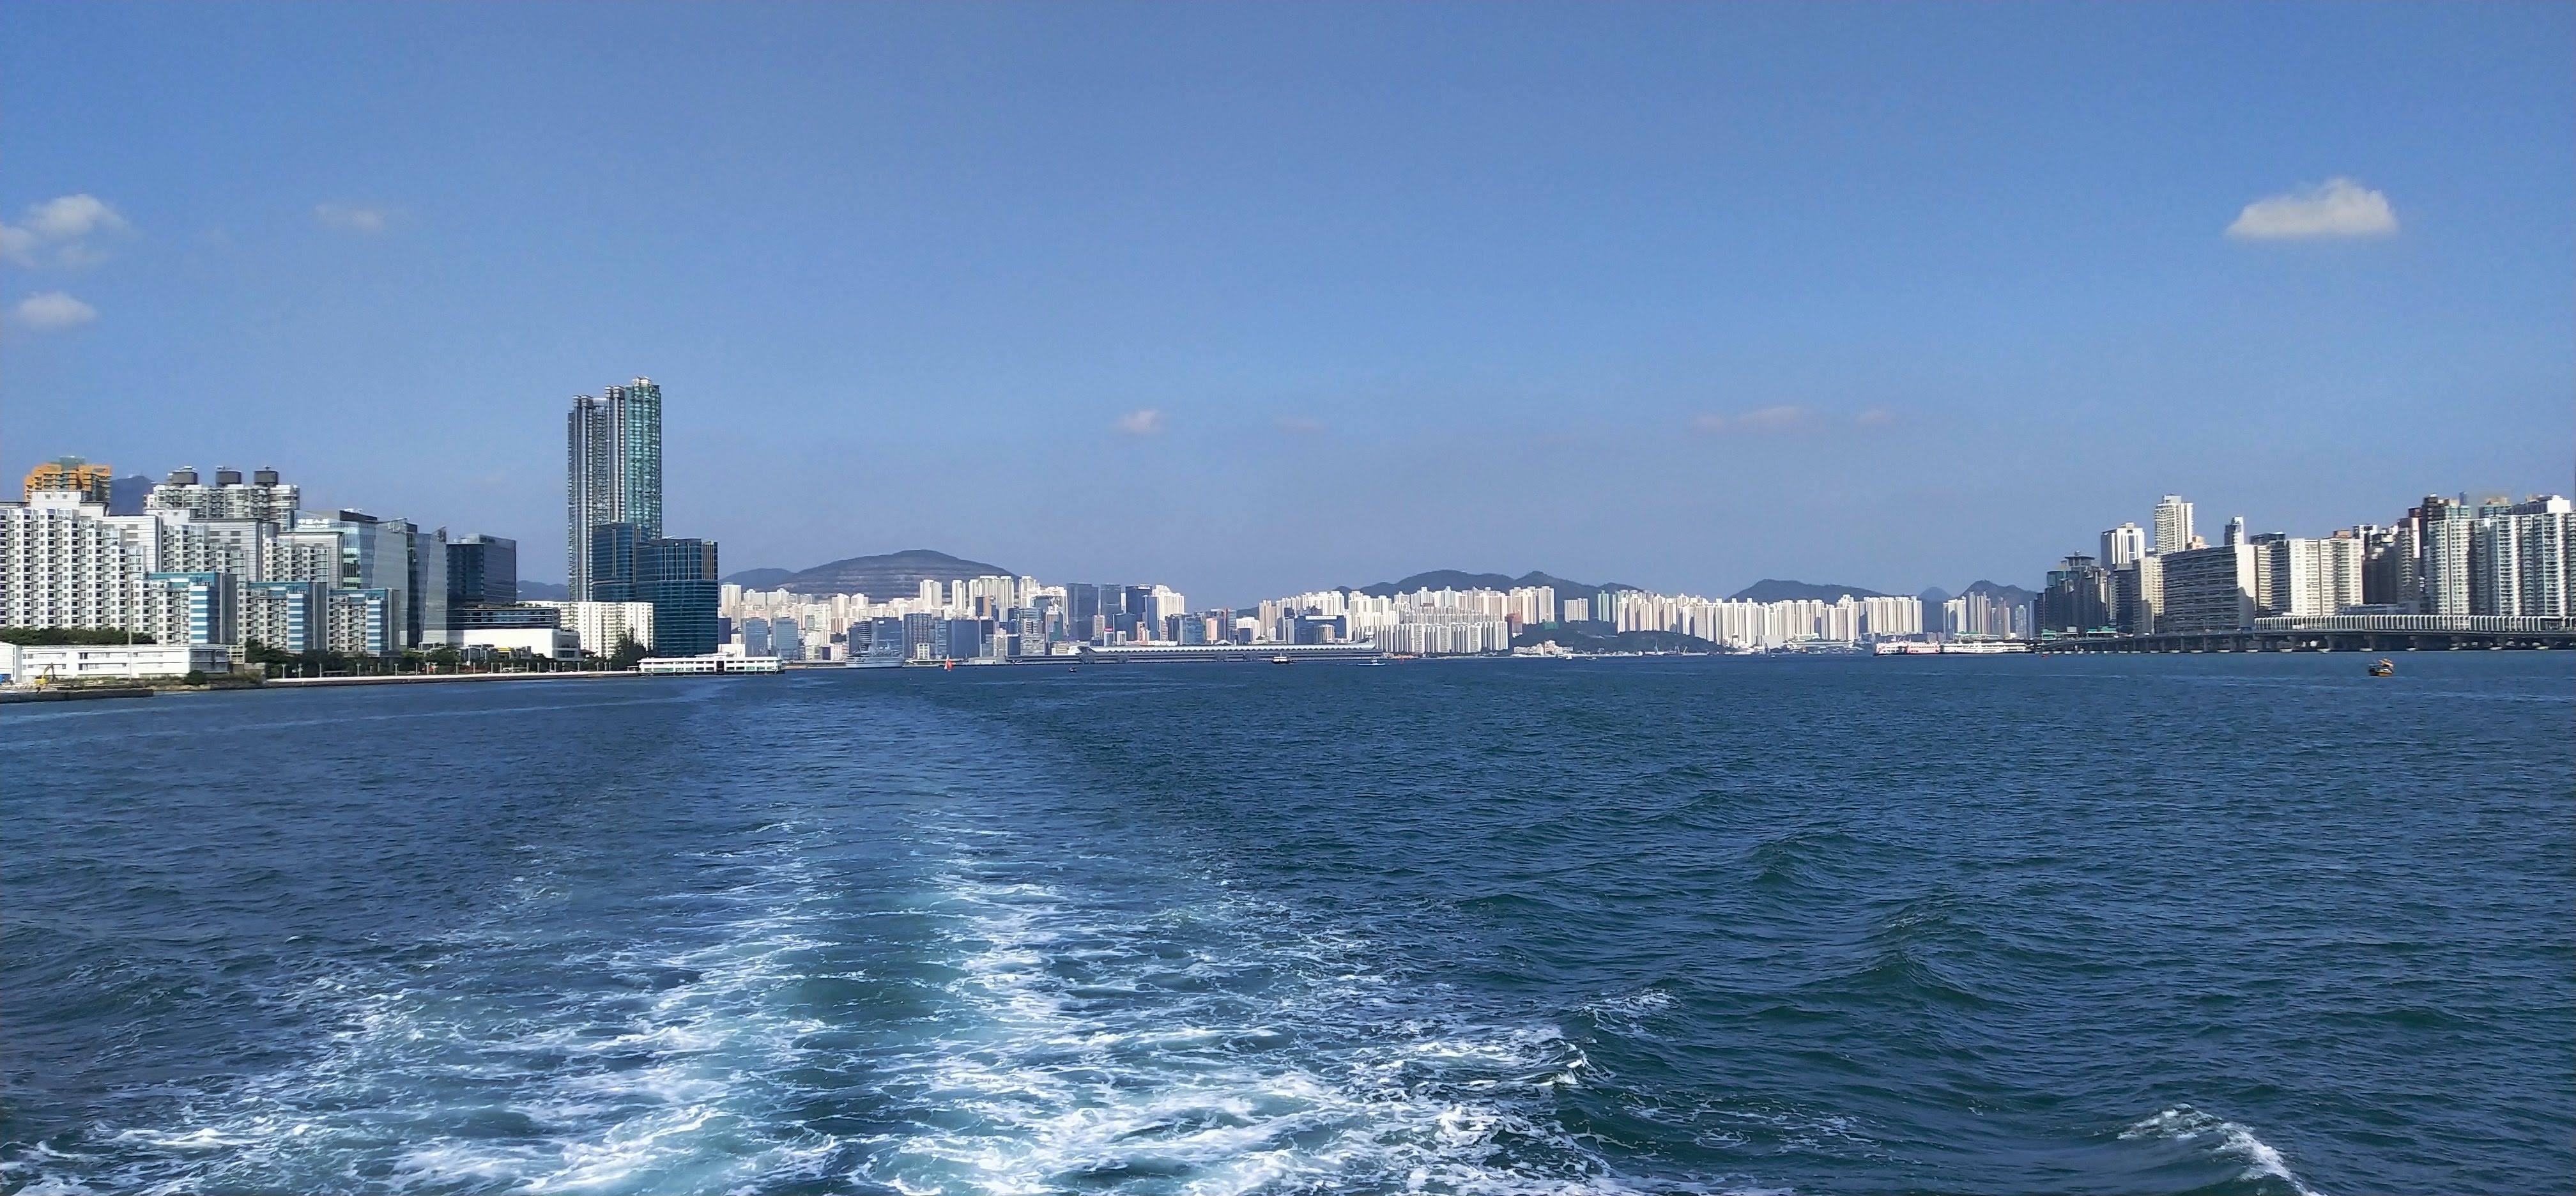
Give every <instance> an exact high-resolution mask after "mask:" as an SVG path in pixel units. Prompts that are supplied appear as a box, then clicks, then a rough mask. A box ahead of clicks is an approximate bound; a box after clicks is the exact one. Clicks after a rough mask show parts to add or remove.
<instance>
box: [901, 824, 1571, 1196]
mask: <svg viewBox="0 0 2576 1196" xmlns="http://www.w3.org/2000/svg"><path fill="white" fill-rule="evenodd" d="M989 861H990V856H989V855H986V856H983V857H982V859H981V860H980V861H978V862H975V863H965V862H961V864H960V866H959V867H958V868H957V869H956V870H955V871H954V872H953V873H952V874H951V875H949V876H948V877H946V878H944V880H945V883H946V886H947V893H946V899H945V905H946V907H947V916H948V917H949V918H950V919H951V925H950V927H949V930H948V934H949V937H950V938H951V940H952V941H953V942H954V944H955V945H956V948H957V956H956V963H955V973H956V974H955V978H954V979H953V981H951V983H950V984H949V985H948V993H949V996H950V997H951V999H952V1000H953V1002H954V1009H953V1014H952V1016H950V1017H947V1018H943V1019H942V1022H943V1023H944V1024H945V1025H946V1026H948V1027H949V1028H948V1029H947V1030H946V1031H945V1032H943V1033H941V1034H939V1035H937V1036H936V1037H933V1038H930V1039H928V1040H926V1041H923V1042H921V1043H919V1044H917V1045H916V1046H915V1047H914V1048H913V1049H912V1050H910V1051H909V1052H906V1053H905V1055H904V1056H903V1057H901V1058H898V1059H894V1060H891V1061H889V1066H890V1074H889V1076H888V1077H887V1082H886V1084H885V1086H884V1089H883V1091H884V1092H885V1094H886V1095H887V1096H888V1097H889V1099H890V1102H891V1104H892V1106H893V1108H894V1109H896V1110H899V1115H900V1116H902V1117H904V1118H905V1119H907V1120H909V1121H910V1122H911V1123H912V1124H911V1126H910V1127H909V1129H908V1130H907V1131H906V1132H902V1133H897V1134H889V1135H886V1136H885V1137H884V1138H882V1139H881V1140H880V1141H878V1142H876V1143H874V1144H872V1145H871V1147H870V1148H869V1150H868V1153H867V1159H866V1163H865V1165H864V1169H863V1171H864V1176H865V1178H866V1179H868V1180H870V1181H873V1182H875V1183H881V1184H885V1185H887V1186H890V1187H893V1188H895V1189H897V1190H899V1191H903V1192H907V1193H930V1192H952V1191H975V1192H994V1193H1033V1192H1051V1191H1064V1190H1068V1189H1085V1190H1111V1191H1155V1192H1165V1191H1171V1192H1192V1193H1227V1192H1249V1191H1259V1190H1288V1191H1307V1190H1378V1191H1429V1192H1572V1191H1603V1190H1617V1189H1619V1188H1620V1186H1621V1185H1619V1184H1618V1183H1617V1181H1616V1180H1615V1178H1614V1177H1613V1176H1612V1175H1611V1172H1610V1168H1609V1167H1608V1165H1607V1164H1606V1163H1605V1162H1604V1161H1603V1160H1601V1159H1600V1158H1599V1157H1597V1156H1596V1155H1594V1154H1593V1153H1592V1152H1590V1151H1589V1150H1587V1149H1585V1148H1584V1146H1583V1145H1582V1144H1581V1143H1579V1142H1577V1141H1575V1140H1574V1139H1573V1138H1572V1137H1571V1136H1570V1135H1568V1134H1567V1133H1566V1132H1565V1131H1564V1130H1563V1129H1562V1128H1561V1127H1560V1126H1559V1124H1558V1122H1557V1118H1556V1117H1555V1114H1554V1109H1553V1102H1552V1095H1553V1094H1554V1093H1555V1092H1556V1091H1557V1090H1559V1089H1562V1088H1565V1087H1570V1086H1574V1085H1579V1084H1581V1083H1583V1080H1584V1072H1585V1069H1586V1067H1587V1062H1586V1060H1585V1058H1584V1055H1583V1052H1582V1051H1581V1050H1580V1049H1579V1048H1577V1047H1576V1046H1575V1045H1574V1044H1572V1043H1570V1042H1568V1041H1567V1040H1566V1039H1565V1038H1564V1037H1563V1036H1562V1035H1560V1034H1559V1033H1558V1032H1557V1031H1556V1029H1555V1028H1554V1027H1551V1026H1545V1025H1498V1024H1489V1023H1481V1022H1478V1021H1476V1020H1474V1019H1472V1018H1468V1017H1462V1016H1458V1015H1455V1014H1453V1013H1450V1012H1446V1011H1443V1010H1441V1009H1439V1008H1438V1006H1439V1004H1440V1002H1439V1001H1438V999H1437V994H1413V993H1408V992H1407V991H1406V986H1405V985H1404V984H1403V983H1402V982H1401V981H1400V980H1397V979H1395V978H1392V977H1390V976H1388V975H1385V974H1383V973H1382V972H1381V971H1380V970H1379V969H1377V968H1376V967H1375V966H1373V962H1372V960H1371V958H1370V952H1369V951H1368V949H1367V944H1365V943H1364V942H1362V941H1360V940H1358V939H1355V938H1352V937H1349V936H1345V935H1339V934H1335V933H1332V932H1330V931H1322V932H1317V931H1313V930H1308V929H1302V928H1299V927H1297V926H1296V925H1295V921H1296V919H1295V918H1294V917H1293V915H1291V914H1289V913H1288V912H1287V911H1281V910H1277V909H1266V908H1262V907H1260V906H1259V905H1257V904H1256V903H1249V902H1236V901H1230V900H1222V899H1220V900H1217V901H1214V902H1212V903H1210V904H1209V905H1208V906H1206V907H1204V908H1198V909H1185V910H1174V909H1168V908H1159V909H1158V908H1152V907H1150V906H1147V905H1142V904H1140V905H1137V906H1134V907H1132V908H1131V907H1126V906H1124V905H1123V904H1122V903H1120V902H1119V901H1117V900H1115V899H1109V900H1102V899H1100V898H1099V897H1098V895H1092V896H1090V897H1087V898H1086V897H1080V896H1077V895H1076V894H1075V893H1073V892H1071V891H1070V890H1068V889H1067V888H1065V887H1063V886H1062V885H1059V884H1051V883H1031V882H1028V881H1026V880H1023V879H1020V878H1018V877H1017V876H1016V875H1015V874H1014V870H1012V869H1010V868H1007V867H996V866H994V865H993V864H991V863H990V862H989ZM1424 996H1428V997H1429V998H1430V999H1421V998H1423V997H1424Z"/></svg>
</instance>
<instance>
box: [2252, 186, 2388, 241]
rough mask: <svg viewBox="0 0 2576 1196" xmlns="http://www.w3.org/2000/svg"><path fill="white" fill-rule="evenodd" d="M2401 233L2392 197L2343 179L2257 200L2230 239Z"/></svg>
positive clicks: (2263, 239) (2270, 239) (2377, 235)
mask: <svg viewBox="0 0 2576 1196" xmlns="http://www.w3.org/2000/svg"><path fill="white" fill-rule="evenodd" d="M2396 231H2397V209H2395V208H2392V207H2390V206H2388V195H2387V193H2386V192H2383V191H2373V190H2370V189H2369V188H2367V187H2364V186H2362V185H2361V184H2360V183H2357V182H2355V181H2353V180H2351V179H2348V178H2342V177H2337V178H2331V179H2327V180H2326V181H2325V182H2323V183H2320V184H2318V185H2316V186H2314V187H2309V188H2307V189H2305V190H2302V191H2292V192H2287V193H2285V194H2281V195H2272V196H2266V197H2264V198H2262V199H2258V200H2255V201H2254V202H2252V203H2249V204H2247V205H2245V210H2244V211H2242V212H2238V213H2237V214H2236V222H2235V223H2233V224H2230V225H2228V226H2227V235H2228V236H2231V237H2234V238H2236V239H2238V240H2240V241H2276V240H2286V239H2291V238H2305V237H2385V236H2387V235H2389V234H2391V233H2394V232H2396Z"/></svg>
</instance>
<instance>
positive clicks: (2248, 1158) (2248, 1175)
mask: <svg viewBox="0 0 2576 1196" xmlns="http://www.w3.org/2000/svg"><path fill="white" fill-rule="evenodd" d="M2120 1137H2121V1139H2122V1140H2124V1141H2134V1140H2136V1139H2140V1138H2162V1139H2165V1140H2167V1141H2173V1142H2198V1141H2200V1140H2202V1139H2204V1138H2206V1139H2209V1140H2210V1143H2211V1145H2210V1149H2212V1150H2215V1151H2217V1152H2218V1153H2220V1154H2225V1155H2230V1156H2233V1157H2235V1158H2237V1159H2239V1160H2242V1161H2243V1162H2244V1163H2245V1170H2243V1171H2242V1172H2239V1173H2238V1174H2237V1178H2238V1179H2243V1180H2258V1179H2267V1178H2268V1179H2277V1180H2279V1181H2281V1182H2282V1183H2285V1184H2288V1185H2290V1188H2291V1189H2292V1190H2293V1191H2296V1192H2297V1193H2299V1196H2325V1193H2323V1192H2319V1191H2318V1190H2316V1189H2315V1188H2311V1187H2309V1186H2308V1185H2307V1183H2306V1182H2305V1181H2303V1180H2301V1179H2300V1178H2299V1177H2298V1175H2297V1174H2296V1173H2295V1172H2293V1171H2291V1170H2290V1164H2289V1161H2288V1160H2286V1159H2283V1158H2282V1157H2281V1152H2280V1151H2278V1150H2275V1149H2273V1148H2272V1145H2271V1144H2270V1143H2268V1142H2265V1141H2263V1140H2262V1139H2261V1138H2258V1137H2255V1136H2254V1131H2253V1130H2252V1129H2251V1128H2248V1127H2247V1126H2245V1125H2243V1124H2242V1123H2239V1122H2234V1121H2228V1120H2226V1119H2224V1118H2220V1117H2216V1116H2212V1115H2211V1114H2208V1113H2203V1112H2201V1111H2200V1110H2198V1109H2195V1108H2192V1107H2191V1106H2189V1105H2177V1106H2175V1107H2173V1108H2170V1109H2166V1110H2164V1111H2162V1112H2159V1113H2157V1114H2156V1115H2155V1116H2153V1117H2149V1118H2147V1119H2145V1120H2143V1121H2140V1122H2138V1123H2137V1124H2135V1125H2132V1126H2130V1127H2129V1128H2127V1129H2125V1130H2122V1131H2120Z"/></svg>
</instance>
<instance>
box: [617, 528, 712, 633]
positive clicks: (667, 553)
mask: <svg viewBox="0 0 2576 1196" xmlns="http://www.w3.org/2000/svg"><path fill="white" fill-rule="evenodd" d="M716 575H717V574H716V543H715V541H713V540H696V539H672V540H646V541H644V542H643V543H642V544H640V545H638V546H637V547H636V550H635V576H636V581H635V591H636V592H635V597H636V598H638V599H641V600H643V601H645V602H650V603H652V604H653V650H654V651H655V652H656V653H658V654H660V655H663V656H705V655H708V654H710V653H712V652H714V651H715V650H716V644H717V643H718V639H717V635H716V607H717V606H718V604H719V603H720V601H721V600H722V598H723V592H722V591H723V583H721V582H719V581H717V580H716Z"/></svg>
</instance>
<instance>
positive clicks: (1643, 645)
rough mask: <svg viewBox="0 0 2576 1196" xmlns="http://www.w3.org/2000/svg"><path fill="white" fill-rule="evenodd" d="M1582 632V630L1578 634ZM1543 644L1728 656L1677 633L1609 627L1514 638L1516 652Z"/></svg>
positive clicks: (1541, 630) (1531, 632)
mask: <svg viewBox="0 0 2576 1196" xmlns="http://www.w3.org/2000/svg"><path fill="white" fill-rule="evenodd" d="M1577 628H1582V629H1583V630H1577ZM1543 643H1553V644H1555V645H1556V646H1557V647H1560V648H1564V649H1567V650H1568V651H1573V652H1726V651H1730V650H1731V649H1728V648H1727V647H1725V646H1724V645H1721V644H1716V643H1712V642H1710V641H1708V640H1704V639H1701V638H1699V637H1698V636H1695V635H1684V634H1682V633H1681V632H1678V631H1621V632H1615V633H1613V632H1611V631H1610V625H1609V624H1607V623H1597V622H1596V623H1567V624H1564V625H1561V626H1557V627H1530V628H1524V629H1523V630H1522V631H1521V633H1520V634H1519V635H1516V636H1513V637H1512V646H1513V647H1515V648H1535V647H1537V646H1538V645H1540V644H1543Z"/></svg>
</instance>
